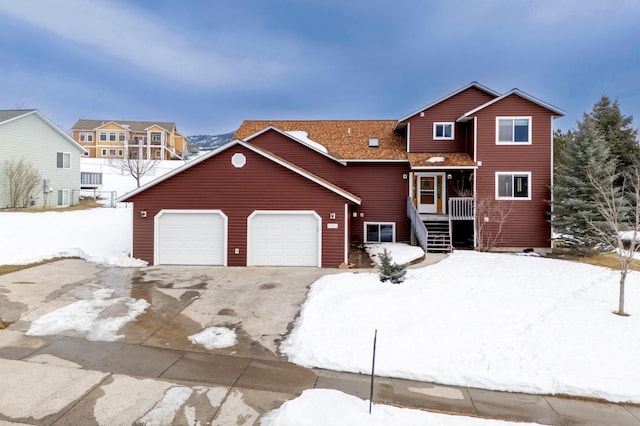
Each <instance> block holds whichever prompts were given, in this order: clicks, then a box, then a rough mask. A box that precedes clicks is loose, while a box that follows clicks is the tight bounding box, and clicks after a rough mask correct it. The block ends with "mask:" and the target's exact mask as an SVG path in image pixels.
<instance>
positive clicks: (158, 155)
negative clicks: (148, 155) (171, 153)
mask: <svg viewBox="0 0 640 426" xmlns="http://www.w3.org/2000/svg"><path fill="white" fill-rule="evenodd" d="M155 156H156V158H160V156H161V152H160V150H157V151H155Z"/></svg>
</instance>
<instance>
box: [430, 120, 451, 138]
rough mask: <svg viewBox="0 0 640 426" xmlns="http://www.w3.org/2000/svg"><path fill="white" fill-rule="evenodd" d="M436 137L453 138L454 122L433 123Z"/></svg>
mask: <svg viewBox="0 0 640 426" xmlns="http://www.w3.org/2000/svg"><path fill="white" fill-rule="evenodd" d="M433 138H434V139H453V123H433Z"/></svg>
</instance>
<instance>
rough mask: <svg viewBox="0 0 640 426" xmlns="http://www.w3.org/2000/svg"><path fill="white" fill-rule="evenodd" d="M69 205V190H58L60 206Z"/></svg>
mask: <svg viewBox="0 0 640 426" xmlns="http://www.w3.org/2000/svg"><path fill="white" fill-rule="evenodd" d="M68 205H69V190H68V189H59V190H58V207H67V206H68Z"/></svg>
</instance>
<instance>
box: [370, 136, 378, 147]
mask: <svg viewBox="0 0 640 426" xmlns="http://www.w3.org/2000/svg"><path fill="white" fill-rule="evenodd" d="M379 146H380V141H379V140H378V138H369V147H370V148H377V147H379Z"/></svg>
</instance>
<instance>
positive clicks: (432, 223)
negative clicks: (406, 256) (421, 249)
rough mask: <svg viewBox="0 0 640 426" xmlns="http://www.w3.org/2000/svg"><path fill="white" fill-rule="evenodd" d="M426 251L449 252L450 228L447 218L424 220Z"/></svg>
mask: <svg viewBox="0 0 640 426" xmlns="http://www.w3.org/2000/svg"><path fill="white" fill-rule="evenodd" d="M423 222H424V225H425V227H426V228H427V251H428V252H451V248H452V246H451V229H450V226H449V221H448V220H424V221H423Z"/></svg>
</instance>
